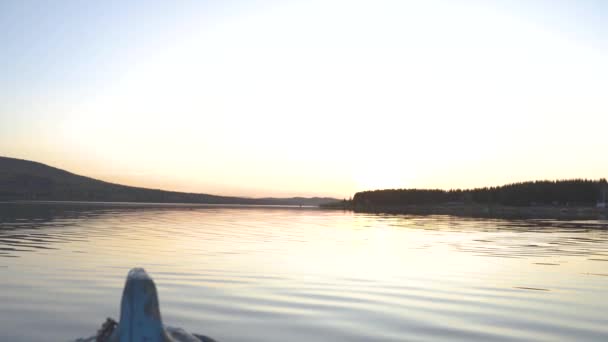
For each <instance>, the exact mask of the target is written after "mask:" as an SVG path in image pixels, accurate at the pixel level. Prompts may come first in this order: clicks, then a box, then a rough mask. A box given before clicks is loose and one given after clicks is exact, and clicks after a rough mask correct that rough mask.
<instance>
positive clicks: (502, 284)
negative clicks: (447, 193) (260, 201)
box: [0, 204, 608, 341]
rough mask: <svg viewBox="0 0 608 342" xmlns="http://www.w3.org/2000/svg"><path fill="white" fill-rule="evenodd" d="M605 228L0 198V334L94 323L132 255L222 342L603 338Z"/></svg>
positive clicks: (84, 327)
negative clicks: (2, 201)
mask: <svg viewBox="0 0 608 342" xmlns="http://www.w3.org/2000/svg"><path fill="white" fill-rule="evenodd" d="M607 226H608V222H606V221H604V222H601V221H589V222H557V221H506V220H488V219H467V218H454V217H447V216H388V215H371V214H355V213H351V212H342V211H323V210H319V209H312V208H277V207H273V208H269V207H216V206H183V207H182V206H168V207H156V206H135V205H124V206H116V205H113V206H104V205H65V204H36V205H34V204H0V289H1V290H0V303H1V305H0V341H68V340H73V339H75V338H77V337H84V336H90V335H93V334H94V333H95V331H96V330H97V329H98V328H99V326H100V325H101V323H102V322H103V321H104V320H105V318H106V317H114V318H118V316H119V303H120V296H121V292H122V287H123V285H124V281H125V276H126V274H127V272H128V270H129V269H130V268H132V267H136V266H142V267H145V268H146V270H147V271H148V273H149V274H150V275H151V276H152V277H153V278H154V280H155V281H156V284H157V287H158V290H159V296H160V305H161V312H162V315H163V320H164V321H165V323H166V324H169V325H174V326H181V327H183V328H185V329H186V330H189V331H192V332H196V333H201V334H205V335H208V336H211V337H213V338H215V339H217V340H218V341H372V340H377V341H440V340H452V341H472V340H477V341H607V340H608V228H607Z"/></svg>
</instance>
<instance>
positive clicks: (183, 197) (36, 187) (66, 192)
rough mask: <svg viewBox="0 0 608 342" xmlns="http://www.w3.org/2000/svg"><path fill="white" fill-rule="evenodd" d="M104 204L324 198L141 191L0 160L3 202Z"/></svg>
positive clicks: (34, 164) (296, 202)
mask: <svg viewBox="0 0 608 342" xmlns="http://www.w3.org/2000/svg"><path fill="white" fill-rule="evenodd" d="M1 200H4V201H6V200H41V201H103V202H147V203H205V204H249V205H314V206H316V205H319V204H323V203H327V202H332V201H336V199H333V198H325V197H312V198H304V197H292V198H248V197H231V196H216V195H209V194H200V193H185V192H176V191H165V190H159V189H147V188H138V187H132V186H126V185H120V184H114V183H108V182H104V181H100V180H97V179H93V178H89V177H85V176H80V175H76V174H73V173H70V172H68V171H65V170H61V169H58V168H55V167H52V166H48V165H45V164H42V163H38V162H34V161H29V160H22V159H15V158H7V157H0V201H1Z"/></svg>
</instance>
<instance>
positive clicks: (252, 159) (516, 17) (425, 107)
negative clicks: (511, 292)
mask: <svg viewBox="0 0 608 342" xmlns="http://www.w3.org/2000/svg"><path fill="white" fill-rule="evenodd" d="M607 61H608V2H605V1H584V0H578V1H574V0H572V1H560V0H556V1H549V0H547V1H540V0H529V1H523V0H521V1H517V0H513V1H492V0H488V1H476V0H462V1H451V0H450V1H448V0H429V1H383V0H377V1H356V0H354V1H351V0H322V1H316V0H306V1H295V0H291V1H290V0H285V1H213V2H212V1H69V0H68V1H28V0H16V1H11V0H4V1H1V2H0V155H3V156H9V157H16V158H22V159H29V160H35V161H39V162H43V163H46V164H49V165H52V166H55V167H59V168H63V169H67V170H69V171H72V172H74V173H78V174H82V175H86V176H90V177H94V178H99V179H102V180H106V181H111V182H116V183H123V184H128V185H134V186H145V187H152V188H161V189H168V190H178V191H192V192H204V193H212V194H222V195H242V196H254V197H261V196H296V195H298V196H300V195H301V196H314V195H319V196H336V197H340V198H342V197H349V196H352V195H353V194H354V193H355V192H356V191H360V190H368V189H379V188H414V187H418V188H444V189H450V188H468V187H476V186H486V185H500V184H506V183H512V182H517V181H526V180H535V179H564V178H600V177H607V176H608V157H607V156H608V139H607V137H608V96H607V95H608V62H607Z"/></svg>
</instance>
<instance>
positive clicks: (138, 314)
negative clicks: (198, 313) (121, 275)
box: [75, 268, 215, 342]
mask: <svg viewBox="0 0 608 342" xmlns="http://www.w3.org/2000/svg"><path fill="white" fill-rule="evenodd" d="M75 342H215V341H214V340H213V339H212V338H209V337H207V336H203V335H197V334H190V333H188V332H186V331H185V330H183V329H181V328H173V327H166V326H164V325H163V321H162V319H161V316H160V307H159V304H158V294H157V293H156V285H154V281H153V280H152V278H150V276H149V275H148V274H147V273H146V271H145V270H144V269H143V268H134V269H132V270H131V271H129V274H128V275H127V282H126V284H125V288H124V290H123V292H122V300H121V303H120V322H118V327H116V329H114V331H113V332H112V334H111V336H110V337H109V338H105V337H104V338H101V337H100V336H99V333H98V335H97V336H92V337H89V338H84V339H77V340H76V341H75Z"/></svg>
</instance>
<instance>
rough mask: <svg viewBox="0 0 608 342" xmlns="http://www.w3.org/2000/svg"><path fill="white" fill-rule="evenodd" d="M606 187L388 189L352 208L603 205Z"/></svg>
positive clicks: (601, 183)
mask: <svg viewBox="0 0 608 342" xmlns="http://www.w3.org/2000/svg"><path fill="white" fill-rule="evenodd" d="M607 189H608V184H607V182H606V179H605V178H602V179H600V180H588V179H570V180H557V181H549V180H542V181H532V182H521V183H513V184H507V185H503V186H496V187H484V188H475V189H464V190H463V189H452V190H440V189H387V190H374V191H363V192H358V193H356V194H355V196H354V197H353V200H352V205H353V206H354V207H360V208H361V207H368V206H400V205H433V204H449V203H455V204H456V203H458V204H464V203H479V204H496V205H508V206H534V205H581V206H588V205H595V204H596V203H597V202H600V201H606V200H607V199H606V198H605V197H606V196H607V195H606V192H607V191H608V190H607Z"/></svg>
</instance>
